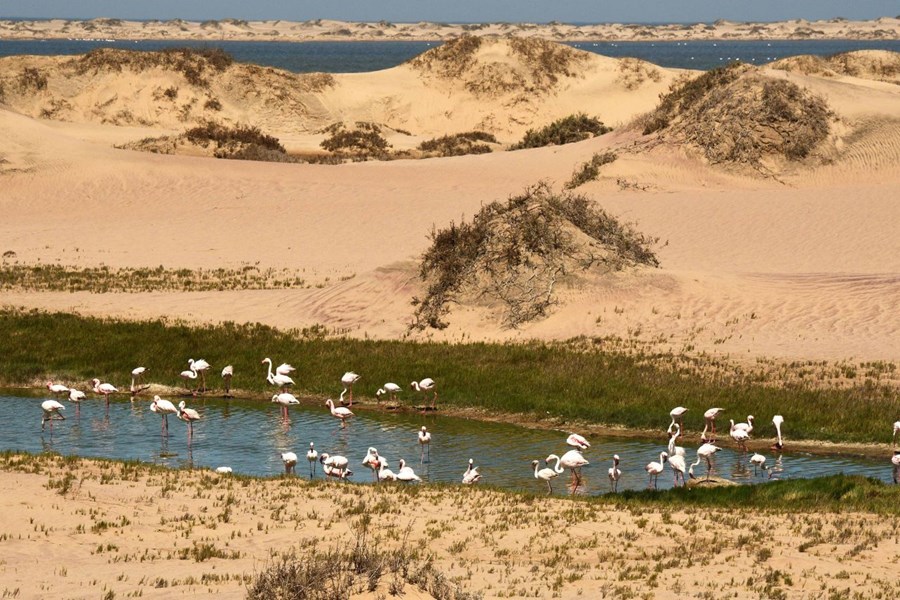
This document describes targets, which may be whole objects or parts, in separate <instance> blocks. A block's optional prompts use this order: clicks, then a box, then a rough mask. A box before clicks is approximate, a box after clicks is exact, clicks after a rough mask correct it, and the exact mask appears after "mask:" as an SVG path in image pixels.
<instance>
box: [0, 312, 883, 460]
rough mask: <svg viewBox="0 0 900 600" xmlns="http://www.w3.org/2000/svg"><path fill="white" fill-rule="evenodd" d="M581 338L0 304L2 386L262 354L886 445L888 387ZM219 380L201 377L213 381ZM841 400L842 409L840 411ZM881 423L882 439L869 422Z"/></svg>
mask: <svg viewBox="0 0 900 600" xmlns="http://www.w3.org/2000/svg"><path fill="white" fill-rule="evenodd" d="M595 342H596V343H592V342H591V341H590V340H585V341H582V342H581V343H577V341H573V342H570V343H548V342H529V343H519V344H496V343H467V344H449V343H432V342H409V341H375V340H367V339H347V338H329V337H327V336H326V335H325V331H324V330H323V329H322V328H310V329H304V330H299V331H298V330H291V331H279V330H276V329H273V328H271V327H267V326H264V325H259V324H249V325H238V324H234V323H224V324H221V325H191V326H188V325H186V324H180V323H173V322H166V321H162V320H156V321H143V322H122V321H116V320H109V319H97V318H91V317H81V316H77V315H71V314H65V313H44V312H39V311H30V312H24V311H17V310H5V311H2V312H0V383H2V384H3V385H7V386H14V385H19V386H21V385H29V386H30V385H37V386H41V387H42V386H43V382H45V381H47V380H48V379H53V380H59V381H60V382H62V383H66V384H69V385H79V384H80V385H81V387H85V386H86V385H87V384H86V382H87V381H89V380H90V379H91V378H93V377H98V378H101V379H102V380H104V381H111V382H113V383H119V384H127V382H128V381H129V379H130V370H131V369H132V368H134V366H136V365H144V366H147V367H150V368H151V372H152V373H153V374H154V380H153V381H154V383H158V384H163V385H169V386H173V387H181V385H182V382H181V380H180V378H179V376H178V374H179V373H180V372H181V371H182V370H184V368H185V365H186V364H187V359H188V358H201V357H202V358H205V359H206V360H207V361H209V362H210V363H211V364H212V365H213V369H214V370H215V369H217V368H221V367H222V366H224V365H226V364H232V365H234V368H235V379H234V382H233V383H234V386H235V388H238V389H242V390H245V391H246V392H248V393H253V394H259V395H260V397H262V396H264V395H266V394H267V393H270V392H271V388H270V387H269V386H268V384H266V382H265V378H264V375H265V372H264V365H260V361H261V360H262V358H264V357H267V356H269V357H272V358H274V359H275V360H277V361H285V362H290V363H293V364H295V365H298V366H301V368H300V371H299V372H298V373H297V376H296V377H295V378H294V379H295V380H296V381H297V382H298V385H297V389H296V390H295V393H298V394H308V395H312V396H317V397H333V396H334V395H335V394H336V392H339V391H340V389H341V388H340V384H339V381H340V376H341V374H342V373H343V372H344V371H346V370H347V369H351V368H352V369H353V370H354V371H356V372H357V373H361V374H363V376H364V378H365V379H364V381H365V382H367V383H368V385H367V386H360V387H358V388H357V390H356V391H357V394H358V395H359V396H360V397H366V396H368V397H370V398H371V397H373V396H374V390H375V389H376V387H377V386H378V385H381V383H383V382H384V381H395V382H397V383H399V384H401V385H405V382H409V381H413V380H419V379H421V378H422V377H432V378H434V379H435V380H436V381H437V382H438V385H439V386H440V388H439V389H440V401H441V404H443V405H451V406H454V407H472V408H478V409H483V410H485V411H487V412H488V413H490V414H492V415H494V414H497V413H508V414H509V413H514V414H520V415H523V416H525V417H527V418H528V419H529V420H533V419H539V420H542V421H544V422H546V423H549V424H552V425H554V426H563V425H564V424H566V423H570V422H572V421H578V422H582V423H597V424H606V425H620V426H626V427H633V428H640V429H659V428H660V426H664V425H665V422H664V421H667V420H668V414H669V411H670V410H671V409H672V407H674V406H679V405H684V406H688V407H689V408H690V409H691V411H690V412H689V413H688V414H687V419H686V421H685V422H686V426H687V427H690V428H692V429H694V430H699V429H700V427H702V414H703V411H704V410H705V409H706V408H709V407H710V406H721V407H723V408H725V409H726V410H727V411H728V413H727V414H728V415H734V416H735V417H737V416H743V415H747V414H753V415H756V416H757V417H758V421H757V422H758V424H759V426H758V428H757V433H756V434H755V435H754V437H758V438H765V437H769V436H772V437H774V430H773V431H771V432H769V433H767V430H770V429H773V428H772V427H771V425H770V424H769V418H770V415H773V414H781V415H784V417H785V435H786V436H787V438H788V440H790V439H795V440H796V439H808V440H826V441H832V442H866V443H871V442H873V441H879V440H882V441H884V442H888V441H889V438H890V428H889V427H886V426H885V423H886V422H887V423H888V425H889V422H888V421H889V420H890V419H892V418H895V417H894V415H895V414H896V406H897V393H896V390H895V389H893V388H890V387H887V386H879V385H874V384H871V383H866V384H862V385H854V386H853V387H850V388H847V389H815V388H810V387H804V386H803V385H799V384H798V385H785V386H783V387H772V386H769V385H764V384H763V383H760V382H757V381H754V380H751V379H750V378H745V377H742V376H741V375H740V374H734V375H732V376H730V377H729V376H725V375H724V374H719V375H718V376H716V377H715V378H706V377H704V376H703V375H702V372H698V371H691V370H687V369H685V368H683V367H679V368H677V369H675V368H671V367H672V364H673V361H674V358H673V357H672V356H671V355H668V354H653V353H650V352H644V351H636V352H634V353H632V354H626V353H623V352H609V351H605V350H604V346H605V344H604V342H603V340H595ZM215 379H216V378H215V377H210V378H209V384H210V387H213V386H215ZM848 407H852V410H850V409H849V408H848ZM882 431H886V432H887V433H886V435H884V436H879V435H878V433H877V432H882Z"/></svg>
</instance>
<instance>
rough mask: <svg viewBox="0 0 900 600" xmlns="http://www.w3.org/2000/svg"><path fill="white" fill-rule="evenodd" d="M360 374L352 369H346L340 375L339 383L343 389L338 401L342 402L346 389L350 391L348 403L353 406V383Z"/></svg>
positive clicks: (357, 379)
mask: <svg viewBox="0 0 900 600" xmlns="http://www.w3.org/2000/svg"><path fill="white" fill-rule="evenodd" d="M359 379H360V376H359V375H357V374H356V373H354V372H353V371H347V372H346V373H344V374H343V375H342V376H341V385H343V386H344V391H343V392H341V397H340V402H341V404H343V403H344V394H346V393H347V391H348V390H349V391H350V397H349V398H348V404H349V405H350V406H353V384H354V383H356V382H357V381H359Z"/></svg>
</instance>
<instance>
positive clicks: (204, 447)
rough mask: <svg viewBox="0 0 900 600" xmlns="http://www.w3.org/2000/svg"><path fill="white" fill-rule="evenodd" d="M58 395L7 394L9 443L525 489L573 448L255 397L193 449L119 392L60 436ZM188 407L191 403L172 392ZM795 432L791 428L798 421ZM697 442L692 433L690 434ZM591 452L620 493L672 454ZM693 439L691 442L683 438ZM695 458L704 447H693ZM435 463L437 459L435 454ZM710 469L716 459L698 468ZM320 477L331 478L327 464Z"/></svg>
mask: <svg viewBox="0 0 900 600" xmlns="http://www.w3.org/2000/svg"><path fill="white" fill-rule="evenodd" d="M45 399H46V397H43V396H37V397H22V396H17V395H2V394H0V449H10V450H25V451H28V452H33V453H39V452H43V451H53V452H58V453H60V454H64V455H78V456H90V457H104V458H113V459H133V460H140V461H145V462H151V463H156V464H159V465H166V466H171V467H195V468H216V467H219V466H230V467H232V469H234V471H235V472H236V473H243V474H249V475H261V476H273V475H278V474H280V473H283V472H284V467H283V465H282V462H281V457H280V454H281V453H282V452H285V451H293V452H296V453H297V455H298V457H299V458H300V461H299V464H298V465H297V474H298V475H300V476H309V468H308V463H307V461H306V460H305V454H306V450H307V448H308V447H309V443H310V442H314V443H315V447H316V450H318V451H319V452H328V453H329V454H340V455H343V456H347V457H348V458H349V459H350V465H351V469H352V470H353V471H354V475H353V477H352V478H351V480H352V481H357V482H370V481H372V473H371V471H369V470H368V469H366V468H365V467H363V466H362V465H361V464H360V463H361V462H362V459H363V457H364V456H365V455H366V449H367V448H368V447H369V446H374V447H376V448H377V449H378V451H379V453H380V454H381V455H382V456H384V457H385V458H386V459H387V460H388V461H389V463H390V468H391V469H392V470H394V471H395V472H396V470H397V468H398V462H399V460H400V459H401V458H404V459H406V461H407V462H408V464H409V465H410V466H412V467H413V469H414V470H415V471H416V473H417V474H419V475H420V476H421V477H422V478H423V479H424V480H425V481H426V482H428V481H433V482H434V481H439V482H451V483H458V482H459V481H460V480H461V478H462V474H463V472H464V471H465V469H466V465H467V463H468V459H469V458H470V457H471V458H474V459H475V463H476V464H477V465H478V466H480V467H481V468H480V472H481V473H482V475H483V481H484V482H485V483H490V484H492V485H496V486H500V487H503V488H509V489H514V490H532V491H539V492H540V491H543V490H545V489H546V484H545V483H544V482H543V481H538V480H536V479H535V478H534V475H533V471H532V469H531V461H532V460H534V459H540V460H541V461H542V463H541V465H540V466H541V468H543V467H544V464H543V459H544V458H545V457H546V456H547V455H548V454H550V453H556V454H558V455H562V454H563V453H564V452H565V451H567V450H568V448H567V447H566V445H565V438H566V435H567V434H566V433H563V432H558V431H545V430H534V429H526V428H522V427H517V426H513V425H507V424H502V423H486V422H481V421H472V420H467V419H460V418H453V417H447V416H442V415H434V414H421V413H418V412H416V411H404V412H396V413H395V412H384V411H375V410H366V408H365V407H364V406H359V405H358V404H356V405H354V407H353V411H354V412H355V413H356V417H355V418H354V419H352V420H351V421H350V422H349V423H348V425H347V427H346V428H345V429H341V428H340V423H339V421H338V420H337V419H335V418H333V417H332V416H331V415H330V413H329V412H328V409H327V408H326V407H325V406H324V405H320V404H319V403H318V402H313V401H309V402H305V403H303V404H301V405H300V406H295V407H291V410H290V422H289V423H287V424H285V423H283V422H282V421H281V416H280V407H279V406H278V405H275V404H272V403H268V402H263V401H249V400H234V399H232V400H223V399H220V398H196V399H195V398H190V397H188V398H186V400H187V403H188V406H191V407H193V408H196V409H197V410H198V411H200V413H201V414H202V417H203V418H202V420H201V421H199V422H197V423H195V425H194V436H193V440H192V441H191V443H190V444H188V439H187V425H186V424H185V423H182V422H181V421H179V420H178V419H177V418H175V417H173V416H170V417H169V435H168V436H163V435H162V433H161V417H160V415H158V414H156V413H153V412H151V411H150V400H149V399H148V398H143V397H142V398H139V399H138V400H136V401H135V402H134V403H132V402H130V401H128V399H127V398H122V399H115V398H114V399H113V400H112V402H111V405H110V408H109V413H108V414H107V412H106V406H105V403H104V402H103V400H102V399H98V398H91V397H89V398H88V399H87V400H86V401H84V402H83V403H82V406H81V410H80V413H81V414H80V416H76V415H75V406H74V405H72V404H70V403H68V402H64V403H65V404H66V409H65V411H64V414H65V416H66V417H67V419H66V420H65V421H55V422H54V427H53V433H52V434H51V432H50V430H49V425H48V426H47V429H46V431H44V432H41V414H42V411H41V406H40V404H41V402H42V401H43V400H45ZM172 400H173V401H174V402H175V403H177V402H178V400H179V398H172ZM422 425H425V426H427V427H428V430H429V431H431V432H432V436H433V438H432V443H431V448H430V460H426V461H425V462H422V460H421V458H422V457H421V451H420V447H419V444H418V435H417V434H418V431H419V429H420V428H421V426H422ZM787 425H788V428H787V431H789V424H787ZM696 437H697V434H696V432H693V433H691V432H689V435H688V436H686V437H685V438H683V439H686V440H691V439H695V438H696ZM591 442H592V447H591V448H590V449H588V450H587V451H586V452H585V458H587V459H588V460H589V461H590V462H591V464H590V465H589V466H587V467H585V468H584V470H583V476H584V483H585V485H584V492H585V493H587V494H600V493H605V492H607V491H608V490H609V480H608V478H607V469H608V468H609V467H610V466H611V464H612V455H613V454H618V455H619V456H620V458H621V463H620V468H621V469H622V471H623V476H622V479H621V480H620V481H619V489H620V490H624V489H644V488H646V487H647V484H648V479H647V475H646V473H645V472H644V466H645V465H646V464H647V463H649V462H651V461H657V460H659V453H660V452H661V451H663V450H665V449H666V448H665V444H664V443H663V441H662V440H656V441H654V440H634V439H621V438H613V437H608V438H599V437H595V438H593V439H591ZM679 442H680V443H681V441H680V440H679ZM683 445H684V446H685V447H686V448H687V455H688V457H689V459H690V460H689V461H688V462H693V460H694V457H695V453H694V450H695V448H692V447H690V444H689V443H688V442H684V443H683ZM720 446H722V447H723V448H724V450H723V451H721V452H718V453H717V454H716V455H715V465H714V471H713V474H715V475H719V476H721V477H725V478H728V479H731V480H734V481H736V482H739V483H755V482H764V481H766V480H767V478H766V476H764V475H755V474H754V471H753V466H752V465H750V464H749V463H748V456H747V455H744V454H742V453H740V452H738V451H736V449H735V448H734V445H733V444H732V443H731V440H730V439H727V438H725V439H721V440H720ZM766 456H767V459H768V460H767V464H768V465H770V466H772V467H774V468H773V470H772V476H773V479H785V478H797V477H812V476H818V475H829V474H835V473H847V474H860V475H865V476H868V477H874V478H877V479H881V480H882V481H886V482H889V481H890V480H891V464H890V459H889V457H887V458H885V459H884V460H871V459H856V458H844V457H832V456H813V455H807V454H802V453H788V452H785V453H783V454H778V455H776V454H773V453H767V454H766ZM426 458H427V457H426ZM705 472H706V467H705V463H701V465H700V466H699V467H698V468H697V470H695V473H696V474H697V475H698V476H702V475H704V474H705ZM316 476H317V477H322V470H321V465H317V469H316ZM567 479H568V474H565V475H561V476H560V477H559V478H557V479H556V480H555V481H554V493H557V494H563V493H566V480H567ZM671 486H672V471H671V470H670V469H669V468H668V466H667V467H666V470H665V472H664V473H663V474H662V475H661V476H660V478H659V487H660V489H663V488H668V487H671Z"/></svg>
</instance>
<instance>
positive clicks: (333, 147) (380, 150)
mask: <svg viewBox="0 0 900 600" xmlns="http://www.w3.org/2000/svg"><path fill="white" fill-rule="evenodd" d="M322 131H323V132H324V133H328V134H329V137H327V138H325V139H324V140H322V143H321V146H322V148H323V149H325V150H328V151H329V152H331V153H332V154H335V155H339V156H342V157H347V158H353V159H357V160H366V159H369V158H376V159H385V158H388V148H389V147H390V144H388V142H387V140H386V139H384V137H383V136H382V135H381V127H379V126H378V125H377V124H375V123H369V122H365V121H359V122H357V123H356V124H355V125H354V126H353V128H352V129H351V128H347V126H346V125H345V124H344V123H333V124H331V125H329V126H328V127H326V128H325V129H323V130H322Z"/></svg>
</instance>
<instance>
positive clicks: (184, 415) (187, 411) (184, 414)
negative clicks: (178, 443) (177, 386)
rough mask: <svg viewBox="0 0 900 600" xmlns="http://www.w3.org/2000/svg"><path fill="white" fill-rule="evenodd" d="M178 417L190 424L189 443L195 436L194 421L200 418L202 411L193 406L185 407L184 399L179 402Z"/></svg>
mask: <svg viewBox="0 0 900 600" xmlns="http://www.w3.org/2000/svg"><path fill="white" fill-rule="evenodd" d="M178 418H179V419H181V420H182V421H184V422H185V423H187V424H188V444H190V443H191V439H192V438H193V437H194V421H199V420H200V413H198V412H197V411H196V410H194V409H193V408H185V406H184V400H182V401H181V402H179V403H178Z"/></svg>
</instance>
